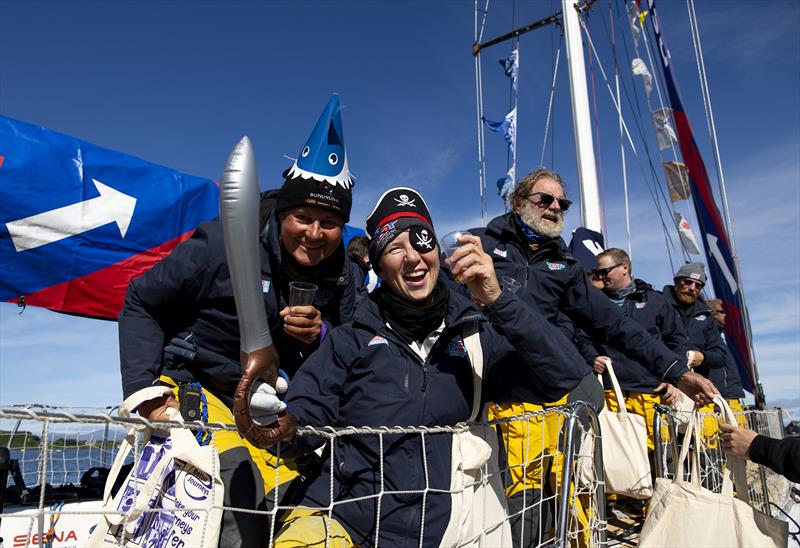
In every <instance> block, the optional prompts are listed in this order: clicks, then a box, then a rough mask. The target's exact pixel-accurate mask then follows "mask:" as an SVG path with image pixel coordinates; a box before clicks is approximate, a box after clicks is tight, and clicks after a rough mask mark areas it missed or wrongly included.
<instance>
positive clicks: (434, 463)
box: [280, 289, 584, 547]
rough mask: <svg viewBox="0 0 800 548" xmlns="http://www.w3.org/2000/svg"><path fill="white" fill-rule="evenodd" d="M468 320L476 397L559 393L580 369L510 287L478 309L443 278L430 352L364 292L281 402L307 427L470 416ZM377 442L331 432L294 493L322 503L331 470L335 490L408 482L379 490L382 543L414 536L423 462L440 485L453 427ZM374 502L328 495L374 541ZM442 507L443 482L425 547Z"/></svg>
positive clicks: (538, 398)
mask: <svg viewBox="0 0 800 548" xmlns="http://www.w3.org/2000/svg"><path fill="white" fill-rule="evenodd" d="M476 330H477V331H478V332H479V333H480V341H481V345H482V349H483V357H484V363H483V388H482V402H486V401H496V402H507V401H531V402H545V401H553V400H557V399H559V398H560V397H562V396H563V395H564V394H565V393H567V392H568V391H570V390H572V389H573V388H574V387H575V386H577V384H578V383H579V382H580V380H581V378H582V377H583V376H584V371H583V367H584V366H583V364H582V363H581V361H582V360H581V356H580V355H579V354H578V353H577V351H576V349H575V347H574V345H573V344H572V343H571V342H570V341H568V340H567V339H566V337H564V335H563V334H562V333H561V331H560V330H558V328H556V327H554V326H552V325H551V324H549V322H547V321H546V320H545V319H544V318H543V317H542V316H541V314H539V313H538V312H536V311H535V310H533V309H532V308H530V307H528V306H526V305H525V304H524V303H523V302H521V301H520V300H519V299H518V298H516V297H515V296H514V295H512V294H511V293H509V292H507V291H504V292H503V293H502V294H501V296H500V298H499V299H498V300H497V301H496V302H495V303H494V304H492V305H491V306H488V307H486V308H485V309H484V310H483V311H480V310H478V308H477V307H476V306H475V305H474V304H473V303H472V302H471V301H470V300H469V299H467V298H466V297H464V296H463V295H461V294H460V293H459V292H457V291H456V290H453V289H449V300H448V309H447V312H446V315H445V328H444V331H443V332H442V333H441V335H440V337H439V338H438V340H437V341H436V343H435V344H434V345H433V347H432V348H431V351H430V354H429V355H428V357H427V359H425V360H422V359H421V358H420V357H419V356H418V354H416V353H415V352H414V351H413V350H412V349H411V347H410V346H409V345H408V344H406V343H405V342H404V341H403V340H402V339H401V338H400V337H399V336H398V335H397V334H396V333H395V332H394V331H392V330H391V329H390V328H389V327H387V326H386V324H385V323H384V321H383V320H382V319H381V316H380V312H379V310H378V306H377V304H376V303H375V301H374V300H373V299H370V300H367V301H364V302H363V303H362V304H361V305H360V306H359V308H358V310H357V311H356V317H355V319H354V320H353V322H351V323H348V324H345V325H342V326H340V327H338V328H336V329H334V330H333V332H332V333H331V335H330V336H329V337H328V338H327V339H326V340H325V341H323V343H322V345H321V346H320V348H319V349H318V350H317V351H316V352H315V353H314V354H313V355H312V356H311V357H310V358H309V359H308V360H307V361H306V362H305V363H304V364H303V366H302V367H301V368H300V370H299V371H298V372H297V375H296V376H295V377H294V379H293V380H292V383H291V385H290V386H289V392H288V395H287V399H286V401H287V403H288V408H289V411H290V412H292V413H294V414H295V415H296V416H297V418H298V421H299V423H300V424H301V425H311V426H326V425H332V426H347V425H353V426H358V425H363V426H370V427H375V428H377V427H381V426H392V425H415V426H429V427H430V426H445V425H455V424H457V423H460V422H463V421H467V420H469V418H470V413H471V410H472V404H473V402H472V400H473V374H472V367H471V365H470V362H469V358H468V355H467V352H466V349H465V345H464V342H463V341H464V338H463V337H464V334H465V333H474V332H475V331H476ZM509 341H512V342H513V345H512V344H511V343H509ZM379 442H380V440H379V438H378V436H377V435H349V436H345V437H338V438H336V440H335V442H334V443H333V447H332V451H330V452H326V454H325V462H324V464H323V466H322V471H321V473H320V475H319V476H316V477H312V478H311V479H310V480H309V481H308V484H307V485H306V489H305V492H304V496H303V497H302V500H300V501H299V503H300V504H302V505H305V506H310V507H327V506H328V505H329V503H330V502H331V501H330V495H329V493H330V489H331V477H330V474H331V470H333V476H334V477H333V495H334V500H335V501H344V500H351V499H353V498H358V497H373V496H375V495H376V494H377V493H379V492H380V491H381V473H383V474H384V477H383V482H384V483H383V484H384V486H385V489H384V490H385V491H400V490H404V491H414V492H410V493H404V494H384V495H383V496H382V497H381V499H380V512H381V523H380V539H379V540H380V545H381V546H392V547H402V546H409V547H411V546H414V547H416V546H419V537H418V535H417V534H416V533H417V531H419V529H420V523H421V520H422V514H421V512H422V508H423V504H422V502H423V493H422V490H424V489H425V486H426V473H425V471H426V468H425V467H427V479H428V487H429V489H443V490H445V491H446V490H448V489H449V487H450V477H451V474H450V473H451V470H450V468H451V443H452V435H451V434H449V433H445V434H430V435H426V436H425V437H424V440H423V438H422V437H421V436H420V435H419V434H391V435H390V434H386V435H384V436H383V447H382V449H381V446H380V445H379ZM423 442H424V444H425V445H424V446H423V445H422V444H423ZM321 444H322V441H321V440H320V439H317V438H313V437H309V436H296V437H295V439H294V441H293V442H292V444H290V445H288V446H286V445H284V446H281V447H280V455H281V456H285V457H287V458H292V457H294V456H296V455H298V454H302V453H305V452H308V451H311V450H313V449H314V448H316V447H318V446H320V445H321ZM423 454H424V457H425V458H424V459H423ZM381 456H382V458H383V467H382V468H381V467H380V462H381ZM331 459H333V466H331ZM378 502H379V501H378V498H377V497H375V498H364V499H363V500H359V501H357V502H349V503H346V504H337V505H336V506H335V507H334V508H333V516H334V517H335V518H336V519H337V520H338V521H339V522H340V523H342V525H343V526H344V527H345V528H346V529H347V531H348V532H349V533H350V535H351V537H352V539H353V541H354V542H355V543H361V544H363V545H365V546H366V545H374V544H375V543H376V539H375V534H376V515H377V511H378V506H377V505H378ZM450 509H451V502H450V495H449V494H448V493H436V492H434V491H428V493H427V495H426V499H425V532H424V539H423V546H436V545H438V543H439V540H440V539H441V537H442V535H443V533H444V531H445V528H446V527H447V523H448V521H449V518H450Z"/></svg>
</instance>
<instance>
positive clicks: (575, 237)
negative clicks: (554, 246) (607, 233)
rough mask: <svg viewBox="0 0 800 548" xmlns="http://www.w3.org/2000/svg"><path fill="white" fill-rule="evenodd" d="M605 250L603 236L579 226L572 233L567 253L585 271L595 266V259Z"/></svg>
mask: <svg viewBox="0 0 800 548" xmlns="http://www.w3.org/2000/svg"><path fill="white" fill-rule="evenodd" d="M604 249H605V241H604V238H603V235H602V234H601V233H599V232H595V231H594V230H591V229H588V228H586V227H583V226H579V227H578V228H576V229H575V230H574V231H573V232H572V240H570V242H569V253H570V255H572V256H573V257H575V258H576V259H578V261H579V262H580V263H581V264H582V265H583V268H584V269H585V270H589V269H590V268H595V267H596V266H597V260H596V259H595V257H597V256H598V255H599V254H600V253H602V252H603V250H604Z"/></svg>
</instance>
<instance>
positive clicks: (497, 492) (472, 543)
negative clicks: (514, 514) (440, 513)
mask: <svg viewBox="0 0 800 548" xmlns="http://www.w3.org/2000/svg"><path fill="white" fill-rule="evenodd" d="M464 346H465V348H466V351H467V356H468V357H469V361H470V363H471V365H472V386H473V393H472V412H471V413H470V418H469V422H471V423H473V424H471V425H470V428H469V430H467V431H464V432H459V433H457V434H453V445H452V454H451V455H452V456H451V462H450V473H451V476H450V493H451V495H450V520H449V522H448V524H447V528H446V529H445V532H444V535H443V536H442V540H441V542H440V544H439V546H440V547H441V548H450V547H455V546H458V547H460V548H464V547H476V548H477V547H480V546H510V545H511V526H510V525H509V522H508V508H507V506H506V495H505V490H504V488H503V481H502V478H501V476H500V465H499V463H498V458H497V455H498V453H499V447H498V441H497V431H496V430H495V429H494V427H492V426H490V425H488V424H486V416H485V415H486V412H485V411H484V413H483V415H484V416H483V417H478V413H479V412H480V410H481V405H480V403H481V391H482V387H483V348H482V347H481V341H480V332H479V331H475V332H471V333H465V334H464ZM479 418H480V419H481V420H480V421H479V422H473V421H476V420H478V419H479Z"/></svg>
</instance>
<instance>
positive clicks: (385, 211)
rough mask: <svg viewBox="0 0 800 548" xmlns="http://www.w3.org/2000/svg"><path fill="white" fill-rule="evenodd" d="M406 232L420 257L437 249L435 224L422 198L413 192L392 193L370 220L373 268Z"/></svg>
mask: <svg viewBox="0 0 800 548" xmlns="http://www.w3.org/2000/svg"><path fill="white" fill-rule="evenodd" d="M406 230H408V237H409V241H410V242H411V245H412V247H413V248H414V249H416V250H417V251H418V252H419V253H428V252H430V251H433V250H434V249H436V233H435V232H434V230H433V221H432V220H431V215H430V212H429V211H428V206H427V205H426V204H425V200H423V199H422V196H420V195H419V194H418V193H417V191H416V190H413V189H411V188H406V187H397V188H392V189H389V190H387V191H386V192H384V193H383V196H381V197H380V199H379V200H378V203H377V204H376V205H375V209H373V210H372V213H370V214H369V217H367V234H369V236H370V238H371V240H370V244H369V260H370V262H371V263H372V264H373V267H374V266H376V265H377V264H378V262H379V260H380V257H381V254H382V253H383V250H384V248H386V246H387V245H389V242H391V241H392V240H394V239H395V238H396V237H397V236H398V235H399V234H400V233H402V232H405V231H406Z"/></svg>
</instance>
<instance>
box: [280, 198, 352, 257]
mask: <svg viewBox="0 0 800 548" xmlns="http://www.w3.org/2000/svg"><path fill="white" fill-rule="evenodd" d="M280 220H281V244H283V247H285V248H286V250H287V251H288V252H289V253H290V254H291V256H292V257H293V258H294V260H295V261H297V264H299V265H301V266H316V265H318V264H319V263H321V262H322V261H324V260H325V259H327V258H328V257H330V256H331V255H333V253H334V251H336V248H337V247H339V244H340V243H341V241H342V227H343V226H344V221H343V220H342V218H341V217H339V216H338V215H336V214H335V213H331V212H330V211H326V210H324V209H319V208H316V207H295V208H293V209H289V210H287V211H285V212H283V213H281V215H280Z"/></svg>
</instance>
